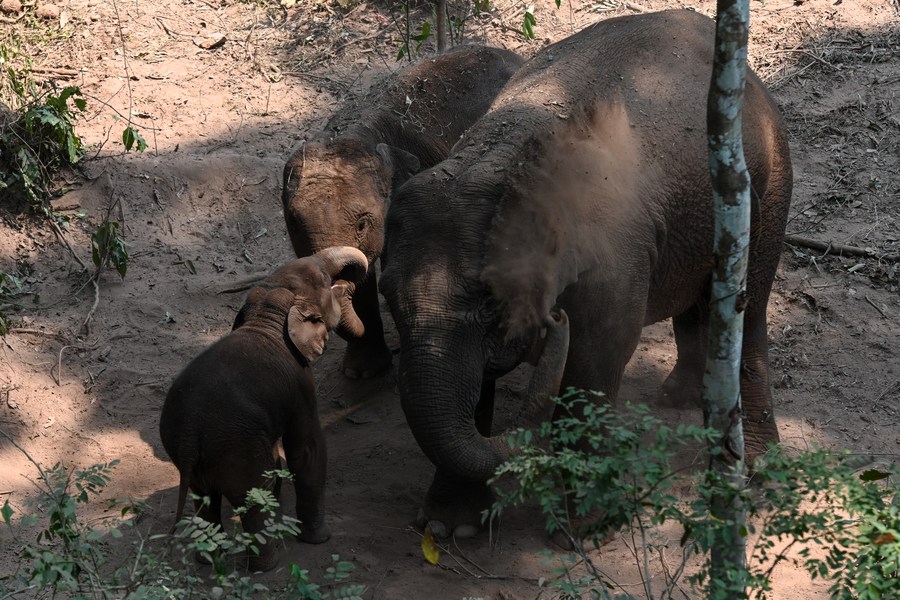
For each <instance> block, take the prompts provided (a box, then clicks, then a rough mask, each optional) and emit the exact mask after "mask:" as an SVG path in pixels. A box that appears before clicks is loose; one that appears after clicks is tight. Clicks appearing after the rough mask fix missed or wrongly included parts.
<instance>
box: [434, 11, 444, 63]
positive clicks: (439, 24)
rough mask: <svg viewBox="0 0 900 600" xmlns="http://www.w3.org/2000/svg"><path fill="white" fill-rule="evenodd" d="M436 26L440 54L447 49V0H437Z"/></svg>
mask: <svg viewBox="0 0 900 600" xmlns="http://www.w3.org/2000/svg"><path fill="white" fill-rule="evenodd" d="M434 26H435V29H436V33H435V38H436V39H437V51H438V54H443V53H444V51H445V50H446V49H447V0H435V3H434Z"/></svg>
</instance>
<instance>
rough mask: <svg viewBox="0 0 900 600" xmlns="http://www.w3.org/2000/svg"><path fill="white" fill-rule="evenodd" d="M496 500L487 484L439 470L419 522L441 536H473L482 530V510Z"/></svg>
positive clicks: (417, 520) (420, 513) (421, 510)
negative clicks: (444, 474) (446, 474)
mask: <svg viewBox="0 0 900 600" xmlns="http://www.w3.org/2000/svg"><path fill="white" fill-rule="evenodd" d="M493 502H494V494H493V493H492V492H491V490H490V488H488V486H487V485H486V484H484V483H477V482H472V481H465V480H459V479H455V478H450V477H444V476H442V475H441V474H440V473H438V474H436V475H435V477H434V481H433V482H432V484H431V488H430V489H429V490H428V494H427V495H426V496H425V506H424V507H423V508H421V509H420V510H419V514H418V516H417V517H416V526H417V527H419V528H420V529H424V528H425V527H428V528H429V529H431V533H432V534H433V535H434V537H436V538H438V539H446V538H449V537H457V538H470V537H473V536H475V535H476V534H477V533H478V532H479V531H481V514H482V512H483V511H485V510H487V509H489V508H490V507H491V505H492V504H493Z"/></svg>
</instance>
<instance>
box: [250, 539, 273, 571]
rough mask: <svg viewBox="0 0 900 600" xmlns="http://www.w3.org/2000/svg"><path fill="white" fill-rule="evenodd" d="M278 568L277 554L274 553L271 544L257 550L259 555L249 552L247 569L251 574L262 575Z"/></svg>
mask: <svg viewBox="0 0 900 600" xmlns="http://www.w3.org/2000/svg"><path fill="white" fill-rule="evenodd" d="M277 566H278V552H276V551H275V547H274V545H273V544H266V545H265V546H263V547H262V548H260V549H259V554H253V552H252V551H250V552H249V559H248V561H247V568H248V569H249V570H250V572H252V573H262V572H265V571H271V570H272V569H274V568H275V567H277Z"/></svg>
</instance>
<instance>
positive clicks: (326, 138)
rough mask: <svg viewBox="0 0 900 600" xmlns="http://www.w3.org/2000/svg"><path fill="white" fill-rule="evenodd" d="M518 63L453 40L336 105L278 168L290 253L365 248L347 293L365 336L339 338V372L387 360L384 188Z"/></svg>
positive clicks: (438, 156) (481, 103)
mask: <svg viewBox="0 0 900 600" xmlns="http://www.w3.org/2000/svg"><path fill="white" fill-rule="evenodd" d="M521 64H522V59H521V58H520V57H519V56H517V55H516V54H514V53H513V52H510V51H508V50H502V49H499V48H486V47H484V46H461V47H459V48H456V49H454V50H452V51H450V52H448V53H446V54H443V55H441V56H438V57H435V58H427V59H424V60H421V61H419V62H417V63H415V64H413V65H411V66H409V67H406V68H404V69H401V70H399V71H398V72H396V73H394V74H393V75H391V76H389V77H387V78H384V79H382V80H381V81H379V82H377V83H375V84H374V85H373V86H372V88H371V89H372V91H370V92H369V93H368V94H366V95H364V96H362V97H360V98H355V99H353V100H350V101H348V102H347V103H345V104H344V105H343V106H342V107H341V108H340V109H339V110H338V112H337V113H336V114H335V115H334V116H333V117H332V118H331V120H329V121H328V124H327V125H326V126H325V129H324V130H323V131H322V132H321V133H320V134H318V135H316V136H315V137H314V138H313V139H311V140H310V141H308V142H306V143H305V144H303V146H301V147H300V148H299V149H298V150H297V151H296V152H295V153H294V154H293V156H291V158H290V159H289V160H288V161H287V164H286V165H285V167H284V185H283V192H282V200H283V203H284V216H285V220H286V221H287V230H288V233H289V234H290V238H291V243H292V244H293V247H294V252H295V253H296V254H297V256H308V255H310V254H314V253H315V252H318V251H319V250H321V249H322V248H327V247H330V246H354V247H356V248H359V249H360V250H362V251H363V253H365V255H366V257H367V258H368V259H369V263H370V273H369V276H368V277H367V278H366V280H365V282H363V284H362V285H361V286H360V288H359V289H358V290H357V292H356V294H354V296H353V305H354V307H355V309H356V311H357V313H358V315H359V317H360V318H361V320H362V322H363V324H364V326H365V333H364V334H363V335H362V336H360V337H355V338H354V337H353V336H350V335H348V332H346V331H343V330H338V333H339V334H341V335H342V337H345V338H347V340H348V344H347V350H346V354H345V355H344V364H343V367H344V372H345V373H346V374H347V375H348V376H349V377H352V378H357V377H370V376H372V375H374V374H376V373H378V372H380V371H383V370H384V369H386V368H387V367H389V366H390V364H391V353H390V351H389V349H388V347H387V345H386V344H385V341H384V329H383V326H382V322H381V314H380V312H379V310H378V289H377V281H376V278H375V267H374V265H373V264H372V263H374V261H375V259H376V258H377V257H378V256H379V255H381V252H382V248H383V239H384V210H385V202H386V201H387V200H388V197H389V195H390V193H391V189H392V188H394V187H396V186H398V185H399V184H400V183H402V182H404V181H405V180H406V179H407V178H408V177H409V176H410V175H412V174H413V173H416V172H418V171H419V170H420V169H421V168H427V167H431V166H433V165H435V164H436V163H438V162H439V161H441V160H443V159H444V158H446V157H447V154H449V152H450V148H451V147H452V146H453V144H455V143H456V141H457V140H458V139H459V136H460V135H461V134H462V133H463V131H465V130H466V128H468V127H469V125H471V124H472V123H474V122H475V120H476V119H478V117H480V116H481V115H483V114H484V113H485V111H487V109H488V107H489V106H490V104H491V101H492V100H493V99H494V97H495V96H496V94H497V92H498V91H499V90H500V88H501V87H502V86H503V84H504V83H506V81H508V80H509V78H510V77H511V76H512V74H513V73H514V72H515V71H516V69H518V68H519V66H521Z"/></svg>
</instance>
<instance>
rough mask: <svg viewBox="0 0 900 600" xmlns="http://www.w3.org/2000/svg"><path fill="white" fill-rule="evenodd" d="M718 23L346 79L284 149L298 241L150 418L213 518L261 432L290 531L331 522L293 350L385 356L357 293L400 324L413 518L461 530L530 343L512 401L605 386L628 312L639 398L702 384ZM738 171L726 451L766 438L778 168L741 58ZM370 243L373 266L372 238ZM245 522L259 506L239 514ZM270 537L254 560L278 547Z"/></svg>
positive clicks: (660, 16)
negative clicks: (737, 393)
mask: <svg viewBox="0 0 900 600" xmlns="http://www.w3.org/2000/svg"><path fill="white" fill-rule="evenodd" d="M714 29H715V26H714V22H713V21H712V20H711V19H709V18H707V17H704V16H701V15H699V14H697V13H695V12H693V11H689V10H670V11H664V12H659V13H644V14H639V15H632V16H624V17H618V18H612V19H608V20H604V21H601V22H599V23H596V24H594V25H592V26H590V27H587V28H585V29H584V30H582V31H580V32H579V33H576V34H574V35H572V36H570V37H568V38H566V39H563V40H561V41H559V42H557V43H555V44H552V45H548V46H545V47H544V48H543V49H542V50H540V51H539V52H538V53H537V54H536V55H535V56H533V57H532V58H531V59H530V60H528V61H524V60H523V59H521V58H520V57H518V56H517V55H515V54H513V53H512V52H509V51H506V50H499V49H493V48H486V47H481V46H464V47H460V48H457V49H455V50H453V51H451V52H448V53H446V54H443V55H441V56H438V57H436V58H430V59H425V60H422V61H420V62H418V63H416V64H414V65H411V66H409V67H407V68H405V69H401V70H400V71H399V72H397V73H396V74H394V75H392V76H390V77H389V78H387V79H386V80H384V81H383V82H381V84H380V85H378V86H376V87H374V88H373V91H372V92H370V93H369V94H368V95H366V96H364V97H362V98H359V99H356V100H353V101H349V102H348V103H347V104H345V105H344V106H343V107H342V108H341V109H340V110H339V111H338V112H337V113H336V114H335V116H334V117H333V118H332V119H331V120H330V121H329V122H328V124H327V125H326V127H325V129H324V130H323V131H322V132H321V133H319V134H317V135H315V136H314V137H313V138H312V139H310V140H309V141H307V142H306V143H305V144H303V145H302V147H301V148H299V149H298V150H297V151H296V152H295V153H294V154H293V155H292V156H291V157H290V159H289V160H288V161H287V164H286V165H285V168H284V177H283V198H282V199H283V203H284V214H285V218H286V224H287V230H288V233H289V235H290V239H291V243H292V245H293V248H294V251H295V253H296V254H297V256H298V257H301V258H298V259H297V260H295V261H292V262H290V263H288V264H286V265H285V266H283V267H281V268H280V269H278V270H277V271H275V272H274V273H273V274H272V275H271V276H270V277H268V278H267V279H266V280H265V281H264V282H263V283H262V284H260V285H259V286H258V287H256V288H254V289H253V290H251V291H250V292H249V294H248V297H247V300H246V303H245V304H244V306H243V308H242V309H241V311H240V312H239V314H238V316H237V318H236V320H235V323H234V327H233V330H232V331H231V332H230V333H229V334H227V335H226V336H225V337H223V338H222V339H221V340H219V341H218V342H216V343H215V344H213V345H212V346H211V347H210V348H208V349H207V350H206V351H204V352H203V353H202V354H200V356H198V357H197V358H195V359H194V360H193V361H192V362H191V363H190V364H189V365H188V366H187V367H186V368H185V369H184V370H183V371H182V372H181V374H179V375H178V377H177V378H176V379H175V382H174V384H173V385H172V388H171V390H170V391H169V394H168V396H167V398H166V401H165V405H164V407H163V411H162V416H161V421H160V434H161V438H162V442H163V445H164V447H165V449H166V451H167V453H168V454H169V456H170V457H171V458H172V461H173V462H174V463H175V465H176V466H177V467H178V470H179V473H180V485H179V496H178V509H177V517H178V518H180V517H181V515H182V512H183V509H184V504H185V499H186V496H187V492H188V490H189V489H190V490H193V491H194V492H195V493H196V494H198V495H201V496H208V497H209V502H208V503H206V504H199V505H198V514H199V516H201V517H202V518H204V519H207V520H209V521H212V522H220V519H221V516H220V510H221V498H222V496H224V497H225V498H227V499H228V501H229V502H230V503H231V504H232V505H241V504H243V500H244V496H245V495H246V492H247V490H249V489H250V488H252V487H265V486H267V485H269V486H271V485H277V484H272V483H270V482H267V481H266V480H265V479H264V477H263V475H262V474H263V472H264V471H268V470H271V469H273V468H274V467H275V465H276V464H277V461H278V457H277V451H276V448H277V445H278V441H279V440H281V444H282V445H283V449H284V455H285V458H286V461H287V466H288V468H289V469H290V470H291V472H292V473H293V475H294V477H295V485H296V488H297V507H296V510H297V517H298V518H299V519H300V521H301V522H302V525H301V527H302V531H303V533H302V535H301V539H302V540H304V541H307V542H312V543H318V542H323V541H325V540H327V539H328V537H329V535H330V534H329V531H328V527H327V525H326V524H325V522H324V519H323V505H322V500H323V492H324V487H325V464H326V448H325V442H324V438H323V436H322V432H321V428H320V425H319V420H318V416H317V414H316V399H315V394H314V385H313V380H312V372H311V369H310V365H311V363H312V362H313V360H315V358H316V357H317V356H318V355H320V354H321V353H322V351H323V350H324V343H325V340H326V339H327V337H328V333H329V331H336V332H337V333H338V334H339V335H341V336H342V337H343V338H345V339H346V340H347V342H348V343H347V349H346V354H345V356H344V359H343V370H344V373H345V374H346V375H347V376H348V377H351V378H358V377H371V376H375V375H377V374H379V373H381V372H383V371H384V370H385V369H387V368H388V367H389V366H390V364H391V352H390V351H389V349H388V347H387V345H386V344H385V341H384V330H383V326H382V322H381V317H380V312H379V304H378V303H379V298H378V292H379V289H380V292H381V294H382V295H383V296H384V298H385V299H386V300H387V303H388V306H389V308H390V311H391V314H392V315H393V318H394V321H395V324H396V328H397V332H398V334H399V337H400V355H399V366H398V380H399V391H400V399H401V403H402V407H403V411H404V413H405V415H406V418H407V422H408V424H409V427H410V429H411V431H412V433H413V435H414V437H415V439H416V440H417V442H418V444H419V445H420V447H421V448H422V451H423V452H424V453H425V454H426V455H427V456H428V458H429V459H430V460H431V461H432V463H434V465H435V475H434V479H433V481H432V484H431V487H430V489H429V490H428V493H427V495H426V497H425V499H424V505H423V508H422V509H421V510H420V513H419V517H418V524H419V525H420V526H424V525H428V526H430V527H431V529H432V531H434V532H435V533H436V534H438V535H445V536H446V535H451V534H456V535H471V534H472V533H474V532H476V531H477V530H478V528H479V526H480V514H481V511H482V509H483V508H485V507H486V504H487V503H489V502H490V499H491V493H490V490H489V489H488V486H487V484H486V482H487V480H488V479H489V478H490V477H491V476H492V474H493V473H494V471H495V470H496V468H497V467H498V466H499V465H500V464H501V463H502V462H503V461H504V460H505V458H506V455H507V451H508V449H507V448H506V445H505V443H504V442H503V441H502V439H501V436H497V435H493V437H492V433H495V432H492V423H491V421H492V414H493V402H494V387H495V382H496V380H497V378H499V377H501V376H503V375H504V374H506V373H508V372H510V371H511V370H512V369H514V368H515V367H516V366H517V365H519V364H521V363H523V362H526V361H527V362H529V363H531V364H533V365H535V369H534V375H533V378H532V381H531V382H530V384H529V386H528V389H527V392H526V393H525V394H524V398H523V400H522V402H523V405H522V410H521V411H520V413H519V414H520V417H521V423H517V424H518V425H529V424H533V423H535V422H540V421H541V420H546V419H548V418H550V417H551V416H552V414H553V408H554V404H553V403H552V401H550V400H549V398H550V396H552V395H555V394H556V393H557V392H558V390H559V389H560V388H566V387H570V386H571V387H576V388H583V389H593V390H599V391H602V392H604V394H605V395H606V397H607V398H608V399H609V400H610V401H615V399H616V395H617V392H618V389H619V385H620V382H621V379H622V374H623V372H624V369H625V366H626V364H627V363H628V361H629V359H630V357H631V355H632V353H633V352H634V350H635V348H636V346H637V344H638V341H639V338H640V335H641V329H642V328H643V327H644V326H645V325H648V324H651V323H655V322H657V321H660V320H663V319H667V318H672V322H673V327H674V331H675V341H676V345H677V361H676V365H675V367H674V369H673V371H672V373H671V374H670V375H669V376H668V378H667V379H666V380H665V382H664V384H663V389H662V391H661V398H662V399H663V401H664V402H666V403H668V404H669V405H673V406H689V405H696V406H701V405H702V378H703V371H704V362H705V346H706V335H707V322H708V306H707V304H708V298H709V292H710V277H711V272H712V269H713V266H714V257H713V253H712V249H713V243H712V238H713V230H714V222H713V212H712V192H711V188H710V178H709V167H708V161H707V142H706V134H705V132H706V121H705V113H706V98H707V91H708V89H709V80H710V74H711V71H712V57H713V43H714ZM743 133H744V149H745V156H746V163H747V168H748V170H749V172H750V176H751V182H752V183H751V200H752V211H751V223H752V225H751V234H750V262H749V271H748V274H747V280H746V307H745V309H744V336H743V342H742V354H741V368H740V389H741V399H742V411H743V419H744V428H745V439H746V453H747V457H748V460H752V459H753V458H754V457H756V456H758V455H759V454H760V453H762V452H763V451H764V450H765V447H766V445H767V444H768V443H772V442H777V441H778V431H777V429H776V426H775V421H774V418H773V406H772V395H771V389H770V385H769V377H768V372H767V365H768V350H767V323H766V306H767V302H768V297H769V292H770V289H771V286H772V281H773V279H774V275H775V270H776V267H777V264H778V260H779V256H780V247H781V240H782V237H783V235H784V227H785V222H786V218H787V213H788V207H789V203H790V197H791V185H792V173H791V162H790V157H789V150H788V142H787V137H786V132H785V126H784V123H783V122H782V120H781V117H780V116H779V112H778V109H777V107H776V106H775V104H774V102H773V100H772V98H771V97H770V96H769V94H768V92H767V91H766V89H765V86H764V85H763V83H762V82H761V81H760V80H759V78H758V77H757V76H756V75H755V74H753V73H752V72H748V73H747V76H746V80H745V100H744V108H743ZM379 259H380V261H381V278H380V280H376V272H375V262H376V260H379ZM242 521H243V525H244V528H245V529H246V530H247V531H251V532H252V531H258V530H259V529H260V528H261V527H262V523H261V517H260V515H259V514H258V513H254V512H253V511H250V512H248V513H246V514H244V515H243V516H242ZM277 560H278V559H277V556H276V554H275V552H274V549H273V548H272V547H271V545H268V546H265V547H263V548H262V549H261V551H260V553H259V554H258V555H253V556H251V557H250V559H249V566H250V568H251V569H252V570H265V569H269V568H272V567H273V566H275V564H276V563H277Z"/></svg>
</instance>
